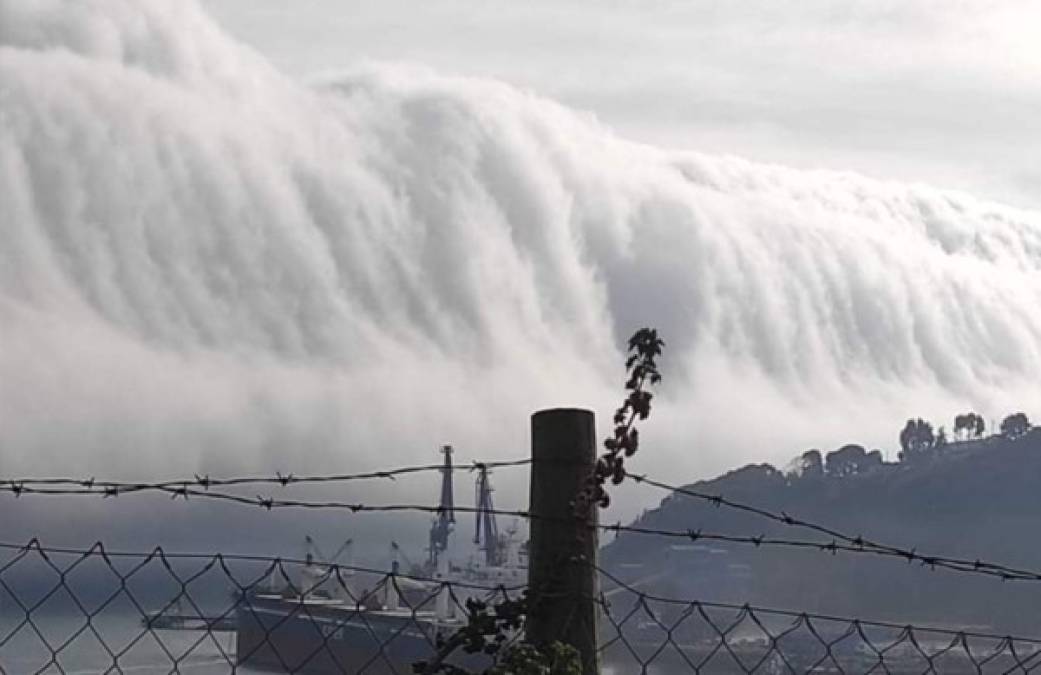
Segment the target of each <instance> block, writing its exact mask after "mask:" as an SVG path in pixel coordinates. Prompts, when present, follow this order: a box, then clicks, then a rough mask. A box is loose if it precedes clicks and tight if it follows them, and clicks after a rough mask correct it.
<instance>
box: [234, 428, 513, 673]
mask: <svg viewBox="0 0 1041 675" xmlns="http://www.w3.org/2000/svg"><path fill="white" fill-rule="evenodd" d="M442 453H443V454H444V463H443V466H442V468H441V498H440V508H439V509H438V513H437V516H435V517H434V519H433V522H432V524H431V527H430V540H429V545H428V547H427V552H428V558H427V560H426V561H425V563H423V564H421V565H411V566H410V568H409V570H408V572H407V573H405V574H401V573H400V571H401V560H400V559H399V558H400V557H404V552H403V551H402V550H401V547H399V546H398V545H397V544H396V543H393V542H392V544H391V547H392V551H393V552H394V559H393V561H392V563H391V569H390V570H389V572H390V574H389V575H388V576H386V577H384V578H383V579H381V580H380V582H379V583H378V584H376V585H375V587H374V588H372V589H359V588H355V586H359V585H360V584H359V583H356V582H354V581H353V577H350V576H345V575H344V574H343V569H342V568H339V569H337V568H335V567H332V566H330V565H328V564H325V563H319V562H317V561H316V560H314V559H313V558H312V553H311V551H310V550H309V551H308V553H307V562H306V564H305V565H304V566H303V567H302V569H301V572H300V579H299V580H298V582H297V583H294V584H287V585H286V586H284V587H283V588H281V589H274V588H271V589H268V590H267V591H263V592H254V593H250V594H249V595H247V596H245V597H244V598H243V599H242V602H241V603H240V604H239V606H238V609H237V611H236V622H235V624H236V660H237V663H238V664H239V665H241V666H248V667H251V668H256V669H262V670H266V671H269V672H283V673H306V674H308V675H327V674H333V673H335V674H337V675H339V674H341V673H356V672H364V673H368V674H371V675H384V674H391V673H411V672H413V670H412V665H413V664H415V663H417V662H420V661H426V660H429V659H431V658H432V657H434V655H435V654H436V652H437V648H438V645H439V644H441V642H442V641H443V640H445V639H447V638H448V637H449V636H451V635H453V634H454V633H456V632H457V631H458V630H459V629H460V628H462V627H463V626H464V625H465V624H466V617H465V615H464V612H465V611H464V609H463V607H465V602H466V599H467V598H468V597H480V598H490V597H491V596H492V595H493V592H489V591H485V590H481V589H474V588H471V587H470V586H487V587H495V586H500V585H501V586H504V587H507V588H510V587H515V586H521V585H524V584H525V583H526V581H527V566H526V555H525V551H524V546H523V545H518V544H517V541H516V530H515V529H513V530H510V531H508V532H506V533H500V532H499V528H498V524H497V522H496V519H495V514H494V506H493V504H492V488H491V484H490V482H489V477H488V471H487V469H485V468H484V467H480V468H479V470H478V476H477V481H476V522H475V528H474V539H473V541H474V543H475V544H477V546H478V551H479V552H480V556H479V557H478V558H477V559H472V560H470V561H469V562H468V563H466V564H454V563H452V562H451V561H449V560H448V544H449V540H450V537H451V534H452V532H453V530H454V526H455V523H456V520H455V509H454V497H453V492H454V491H453V466H452V448H451V447H450V446H445V447H443V448H442ZM405 562H406V563H409V562H410V561H408V560H407V559H406V560H405ZM455 584H459V585H455ZM499 597H501V593H499ZM446 663H451V664H454V665H456V666H459V667H462V668H466V669H469V670H473V671H476V672H481V671H483V670H484V669H486V668H487V667H488V666H489V665H490V660H489V657H487V656H485V655H482V654H477V655H470V654H466V653H465V652H463V650H456V651H455V652H453V653H452V654H451V655H450V656H449V657H448V658H447V659H446Z"/></svg>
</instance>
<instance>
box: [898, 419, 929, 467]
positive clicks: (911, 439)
mask: <svg viewBox="0 0 1041 675" xmlns="http://www.w3.org/2000/svg"><path fill="white" fill-rule="evenodd" d="M935 443H936V436H935V434H933V425H931V424H929V423H928V422H926V421H925V420H923V419H922V418H921V417H919V418H918V419H910V420H907V424H905V425H904V428H903V431H901V432H900V449H901V451H900V461H902V462H906V461H910V460H914V459H917V458H919V457H922V456H923V455H925V454H926V453H927V452H929V451H930V450H932V449H933V446H934V445H935Z"/></svg>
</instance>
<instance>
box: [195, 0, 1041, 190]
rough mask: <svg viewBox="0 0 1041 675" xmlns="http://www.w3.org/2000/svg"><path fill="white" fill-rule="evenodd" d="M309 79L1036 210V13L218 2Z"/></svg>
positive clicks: (980, 8) (750, 4)
mask: <svg viewBox="0 0 1041 675" xmlns="http://www.w3.org/2000/svg"><path fill="white" fill-rule="evenodd" d="M206 3H207V6H208V8H209V9H210V11H211V12H212V13H213V15H214V16H215V17H216V18H217V19H218V20H219V21H220V22H221V24H222V25H223V26H225V27H226V28H227V29H228V30H229V31H231V32H232V33H233V34H235V35H237V36H239V37H240V38H241V39H243V40H245V41H246V42H248V43H249V44H251V45H253V46H255V47H256V48H257V49H259V50H260V51H261V52H262V53H264V54H265V55H266V56H267V57H268V58H270V59H271V60H272V61H273V62H274V63H276V64H277V65H278V67H279V68H281V69H283V70H284V71H286V72H288V73H292V74H294V75H295V76H298V77H301V78H307V77H310V76H314V75H315V74H318V73H323V72H327V71H330V70H332V71H335V70H337V69H347V68H352V67H356V66H357V65H359V64H361V63H366V62H380V63H382V62H399V63H400V62H404V63H412V64H422V65H424V66H428V67H430V68H434V69H436V70H438V71H440V72H443V73H446V74H453V75H473V76H480V77H488V78H494V79H499V80H502V81H505V82H507V83H510V84H512V85H514V86H517V87H521V88H528V89H530V90H532V91H534V92H536V93H538V94H540V95H544V96H546V97H549V98H552V99H554V100H557V101H560V102H562V103H564V104H566V105H568V106H570V107H573V108H575V109H578V110H582V111H588V112H589V113H590V114H592V115H595V116H596V118H597V119H599V120H601V121H602V122H604V123H605V124H607V125H608V126H610V127H612V128H614V129H615V130H617V131H618V132H619V133H620V134H621V135H623V136H625V137H626V138H629V139H632V140H638V141H643V142H647V143H651V144H655V145H659V146H662V147H667V148H675V149H689V150H697V151H702V152H709V153H713V154H733V155H738V156H741V157H745V158H748V159H753V160H757V161H763V162H775V163H779V164H783V165H786V166H792V167H800V168H826V169H840V170H853V171H857V172H860V173H863V174H865V175H869V176H872V177H876V178H880V179H889V180H899V181H902V182H924V183H929V184H932V185H935V186H939V187H944V188H951V189H958V190H965V191H968V192H971V193H973V194H975V195H977V196H982V197H989V198H993V199H997V200H999V201H1004V202H1006V203H1010V204H1013V205H1020V206H1035V207H1036V206H1041V196H1039V195H1041V189H1039V188H1041V163H1039V162H1038V161H1037V157H1038V156H1039V155H1041V45H1039V43H1038V41H1037V39H1036V36H1037V33H1038V31H1039V30H1041V7H1039V6H1038V5H1037V3H1031V2H1027V1H1019V0H1011V1H1009V0H999V1H996V2H984V1H975V0H967V1H958V2H942V1H931V0H915V1H911V2H895V1H890V0H852V1H850V2H840V3H836V2H826V1H823V0H802V1H781V2H771V1H766V0H742V1H739V2H727V3H719V2H707V1H702V0H674V1H673V0H670V1H662V2H636V1H628V0H615V1H602V2H601V1H591V2H574V1H572V0H565V1H564V2H547V1H543V0H536V1H535V2H525V3H510V2H504V1H500V0H492V1H490V2H483V1H482V2H469V1H459V0H446V1H443V2H432V3H420V2H407V1H402V0H379V1H372V2H364V1H361V2H358V1H353V0H352V1H350V2H343V1H340V0H299V1H294V2H280V1H276V0H206Z"/></svg>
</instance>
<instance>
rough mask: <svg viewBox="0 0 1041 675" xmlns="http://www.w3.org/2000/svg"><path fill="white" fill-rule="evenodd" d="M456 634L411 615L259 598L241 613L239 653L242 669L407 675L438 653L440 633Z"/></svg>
mask: <svg viewBox="0 0 1041 675" xmlns="http://www.w3.org/2000/svg"><path fill="white" fill-rule="evenodd" d="M452 630H454V628H453V627H451V626H444V625H440V626H437V625H435V623H434V622H433V620H432V619H431V618H427V617H422V616H420V617H416V616H413V615H411V614H410V613H408V612H384V611H370V610H365V609H357V608H354V607H347V606H343V605H309V604H306V603H301V602H299V601H297V600H281V599H274V600H265V599H254V600H252V601H250V602H248V603H244V604H243V605H242V606H241V607H240V608H239V610H238V615H237V630H236V654H237V659H238V663H239V665H244V666H249V667H251V668H258V669H263V670H267V671H270V672H279V673H307V674H308V675H327V674H334V673H335V674H336V675H340V674H342V673H352V674H353V673H365V674H366V675H390V674H393V673H398V674H404V673H412V672H413V670H412V665H413V664H415V663H417V662H419V661H424V660H429V659H430V658H431V657H432V656H433V655H434V652H435V645H436V644H437V635H438V633H441V634H442V635H448V634H450V633H451V632H452ZM449 662H451V663H454V664H455V665H458V666H462V667H467V668H476V669H479V670H478V672H479V671H480V670H483V668H486V667H487V666H488V661H487V659H486V658H485V657H480V656H471V655H466V654H462V653H459V654H455V655H453V658H450V659H449Z"/></svg>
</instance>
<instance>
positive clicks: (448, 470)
mask: <svg viewBox="0 0 1041 675" xmlns="http://www.w3.org/2000/svg"><path fill="white" fill-rule="evenodd" d="M441 452H442V453H443V454H444V456H445V463H444V466H442V467H441V469H440V471H441V502H440V504H438V511H437V516H435V517H434V522H433V524H432V525H431V526H430V549H429V553H430V557H429V559H428V561H427V563H428V565H429V566H430V569H431V570H435V569H437V560H438V556H440V554H441V553H443V552H444V551H445V550H447V549H448V535H450V534H451V533H452V526H453V525H454V524H455V501H454V498H453V496H452V446H451V445H446V446H444V447H442V448H441Z"/></svg>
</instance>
